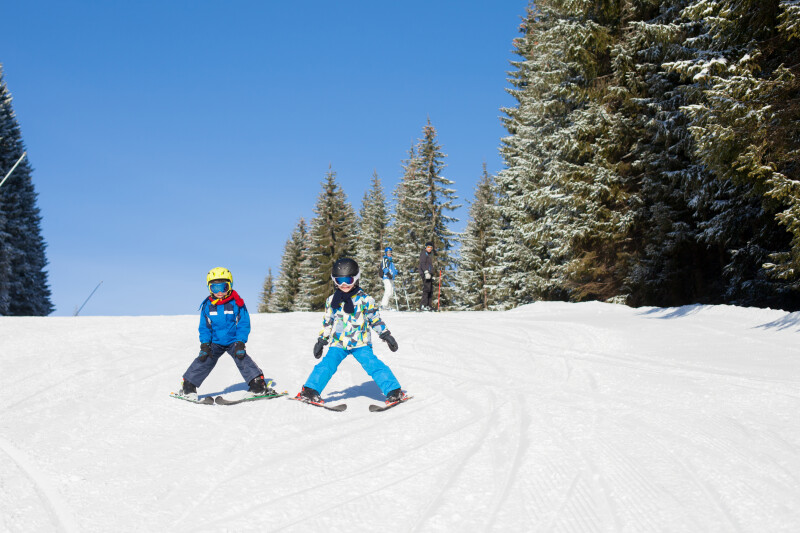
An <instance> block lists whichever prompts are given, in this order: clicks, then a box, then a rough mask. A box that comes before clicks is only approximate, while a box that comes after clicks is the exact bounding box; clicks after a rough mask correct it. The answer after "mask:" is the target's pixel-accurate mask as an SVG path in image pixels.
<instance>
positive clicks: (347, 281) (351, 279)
mask: <svg viewBox="0 0 800 533" xmlns="http://www.w3.org/2000/svg"><path fill="white" fill-rule="evenodd" d="M359 276H361V272H359V273H358V274H356V275H355V276H338V277H335V278H334V277H333V276H331V278H332V279H333V282H334V283H335V284H337V285H352V284H353V283H355V282H356V281H358V278H359Z"/></svg>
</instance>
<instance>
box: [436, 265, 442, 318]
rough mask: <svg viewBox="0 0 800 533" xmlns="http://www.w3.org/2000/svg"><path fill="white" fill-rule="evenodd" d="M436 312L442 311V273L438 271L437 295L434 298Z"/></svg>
mask: <svg viewBox="0 0 800 533" xmlns="http://www.w3.org/2000/svg"><path fill="white" fill-rule="evenodd" d="M436 310H437V311H441V310H442V271H441V270H440V271H439V294H438V295H437V296H436Z"/></svg>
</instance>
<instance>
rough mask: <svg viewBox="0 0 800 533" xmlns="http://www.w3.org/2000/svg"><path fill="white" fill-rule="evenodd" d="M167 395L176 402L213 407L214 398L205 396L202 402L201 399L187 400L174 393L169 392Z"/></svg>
mask: <svg viewBox="0 0 800 533" xmlns="http://www.w3.org/2000/svg"><path fill="white" fill-rule="evenodd" d="M169 395H170V396H171V397H173V398H177V399H178V400H183V401H186V402H192V403H199V404H200V405H214V398H213V397H211V396H206V397H205V398H203V399H202V400H201V399H197V400H192V399H191V398H187V397H186V396H183V395H181V394H175V393H174V392H170V393H169Z"/></svg>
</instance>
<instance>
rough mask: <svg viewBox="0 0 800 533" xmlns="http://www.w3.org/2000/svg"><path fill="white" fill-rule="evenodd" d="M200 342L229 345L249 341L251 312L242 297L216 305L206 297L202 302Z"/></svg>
mask: <svg viewBox="0 0 800 533" xmlns="http://www.w3.org/2000/svg"><path fill="white" fill-rule="evenodd" d="M198 331H199V332H200V342H212V343H214V344H219V345H221V346H228V345H230V344H233V343H234V342H236V341H242V342H244V343H246V342H247V338H248V337H249V336H250V313H248V312H247V307H246V306H245V305H244V302H243V301H242V300H241V299H240V298H235V299H232V300H231V301H229V302H226V303H221V304H219V305H214V304H213V303H211V300H209V299H208V298H206V299H205V300H203V303H202V304H200V326H199V327H198Z"/></svg>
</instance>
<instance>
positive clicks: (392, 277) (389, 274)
mask: <svg viewBox="0 0 800 533" xmlns="http://www.w3.org/2000/svg"><path fill="white" fill-rule="evenodd" d="M386 277H387V278H389V279H394V276H392V273H391V272H389V273H388V274H386Z"/></svg>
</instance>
